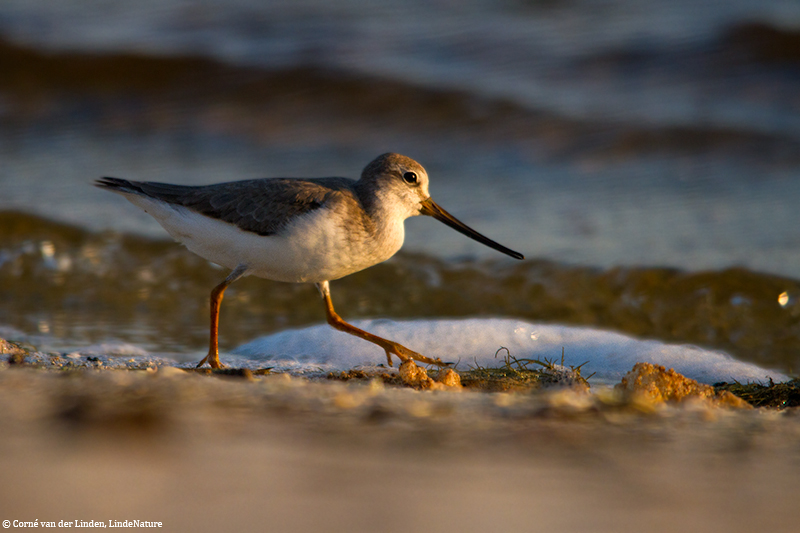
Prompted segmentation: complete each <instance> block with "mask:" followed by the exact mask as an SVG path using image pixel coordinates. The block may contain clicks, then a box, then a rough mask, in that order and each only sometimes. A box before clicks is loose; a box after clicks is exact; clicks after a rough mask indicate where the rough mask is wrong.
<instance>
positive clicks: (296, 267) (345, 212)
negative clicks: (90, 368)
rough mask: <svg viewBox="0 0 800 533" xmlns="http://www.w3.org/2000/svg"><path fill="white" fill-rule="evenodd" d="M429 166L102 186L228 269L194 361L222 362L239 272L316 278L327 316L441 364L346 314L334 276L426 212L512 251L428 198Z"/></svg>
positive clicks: (381, 160) (377, 252) (392, 157)
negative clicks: (229, 300) (225, 324)
mask: <svg viewBox="0 0 800 533" xmlns="http://www.w3.org/2000/svg"><path fill="white" fill-rule="evenodd" d="M428 184H429V179H428V173H427V172H426V171H425V169H424V168H423V166H422V165H421V164H419V163H418V162H416V161H415V160H413V159H411V158H409V157H406V156H404V155H400V154H396V153H385V154H383V155H380V156H378V157H377V158H375V159H374V160H373V161H371V162H370V163H369V164H368V165H367V166H366V167H365V168H364V170H363V171H362V172H361V177H360V179H358V180H353V179H349V178H342V177H331V178H261V179H250V180H241V181H231V182H224V183H216V184H212V185H174V184H170V183H159V182H151V181H132V180H126V179H121V178H112V177H104V178H101V179H98V180H96V181H95V185H96V186H97V187H100V188H102V189H105V190H108V191H111V192H114V193H119V194H121V195H122V196H124V197H125V198H126V199H127V200H129V201H130V202H131V203H132V204H134V205H135V206H137V207H139V208H141V209H142V210H144V211H145V212H146V213H148V214H149V215H151V216H152V217H153V218H155V219H156V221H158V223H159V224H160V225H161V226H162V227H163V228H164V229H165V230H166V231H167V233H169V234H170V235H171V236H172V237H173V238H174V239H175V240H176V241H178V242H180V243H182V244H183V245H184V246H185V247H186V248H188V249H189V250H190V251H192V252H194V253H195V254H197V255H199V256H200V257H203V258H205V259H206V260H208V261H210V262H212V263H216V264H218V265H220V266H222V267H225V268H227V269H228V270H229V271H230V273H229V274H228V276H227V277H226V278H225V279H224V280H222V282H221V283H220V284H219V285H217V286H216V287H214V289H213V290H212V291H211V296H210V303H211V305H210V307H211V311H210V328H209V348H208V354H207V355H206V356H205V357H204V358H203V359H202V360H201V361H200V362H199V363H198V364H197V367H198V368H199V367H201V366H203V365H204V364H208V365H209V366H210V367H211V368H212V369H217V368H223V365H222V363H221V362H220V359H219V340H218V339H219V311H220V305H221V303H222V298H223V295H224V293H225V289H226V288H227V287H228V286H229V285H230V284H231V283H233V282H235V281H236V280H238V279H240V278H242V277H244V276H256V277H259V278H265V279H269V280H274V281H283V282H292V283H313V284H315V285H316V287H317V289H318V290H319V293H320V297H321V299H322V301H323V304H324V307H325V314H326V318H327V322H328V324H330V325H331V326H333V327H334V328H335V329H337V330H340V331H343V332H346V333H349V334H351V335H355V336H357V337H360V338H362V339H364V340H367V341H369V342H371V343H373V344H376V345H378V346H380V347H381V348H382V349H383V350H384V351H385V352H386V358H387V361H388V364H389V366H391V365H392V355H394V356H396V357H397V358H398V359H399V360H400V361H401V362H405V361H407V360H415V361H419V362H421V363H426V364H433V365H439V366H446V363H443V362H442V361H441V359H439V358H430V357H426V356H424V355H422V354H419V353H417V352H415V351H413V350H411V349H409V348H407V347H405V346H403V345H401V344H399V343H397V342H394V341H391V340H389V339H384V338H382V337H379V336H377V335H373V334H372V333H369V332H367V331H364V330H362V329H359V328H357V327H355V326H353V325H351V324H349V323H347V322H345V321H344V319H342V318H341V317H340V316H339V315H338V314H337V313H336V311H335V310H334V307H333V302H332V300H331V292H330V282H331V281H334V280H337V279H340V278H343V277H345V276H347V275H349V274H353V273H354V272H358V271H361V270H363V269H365V268H368V267H370V266H373V265H376V264H378V263H382V262H383V261H386V260H387V259H389V258H390V257H392V256H393V255H394V254H395V253H397V251H398V250H400V248H401V247H402V245H403V241H404V239H405V229H404V222H405V220H406V219H407V218H409V217H413V216H417V215H427V216H431V217H433V218H435V219H437V220H439V221H441V222H443V223H444V224H446V225H448V226H450V227H451V228H453V229H455V230H456V231H459V232H461V233H463V234H464V235H466V236H468V237H470V238H472V239H474V240H476V241H478V242H480V243H482V244H484V245H487V246H489V247H491V248H493V249H495V250H497V251H499V252H502V253H504V254H506V255H508V256H510V257H513V258H515V259H524V256H523V255H522V254H520V253H519V252H515V251H513V250H511V249H509V248H506V247H505V246H503V245H502V244H499V243H497V242H495V241H493V240H491V239H489V238H488V237H485V236H484V235H482V234H480V233H478V232H477V231H475V230H473V229H472V228H470V227H469V226H467V225H465V224H464V223H463V222H461V221H459V220H458V219H457V218H455V217H454V216H453V215H451V214H450V213H448V212H447V211H445V210H444V209H442V208H441V207H440V206H439V205H438V204H437V203H436V202H434V201H433V199H432V198H431V195H430V193H429V191H428Z"/></svg>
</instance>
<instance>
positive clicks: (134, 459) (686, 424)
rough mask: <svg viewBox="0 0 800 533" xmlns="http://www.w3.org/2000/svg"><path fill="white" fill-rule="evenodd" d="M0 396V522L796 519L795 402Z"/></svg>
mask: <svg viewBox="0 0 800 533" xmlns="http://www.w3.org/2000/svg"><path fill="white" fill-rule="evenodd" d="M0 401H2V404H3V409H2V410H1V412H0V427H2V432H1V433H0V472H1V474H0V476H1V477H0V480H2V482H1V483H0V487H2V489H1V490H2V492H0V520H11V521H12V522H13V521H14V520H17V521H31V522H32V521H34V520H38V521H39V522H40V527H41V522H43V521H51V522H55V523H56V524H58V522H59V521H61V520H66V521H73V522H75V521H80V520H83V521H90V520H94V521H100V522H103V523H105V524H106V525H108V523H109V520H118V521H124V520H135V519H138V520H148V521H157V522H162V527H161V528H160V529H161V530H164V531H448V532H450V531H600V532H604V531H609V532H612V531H613V532H625V531H649V532H660V531H730V532H736V531H753V530H758V531H770V532H777V531H786V532H789V531H797V524H798V518H800V508H798V506H797V500H798V495H799V494H800V492H799V491H798V489H797V479H798V478H799V476H798V474H800V438H799V437H800V417H798V416H797V414H796V412H795V410H785V411H782V412H778V411H774V410H765V409H755V410H729V409H723V408H708V407H704V406H701V405H699V404H692V403H689V404H684V405H681V406H677V407H662V408H652V407H651V406H650V407H648V406H643V405H636V404H633V403H624V402H619V401H617V400H614V399H613V398H611V395H609V394H607V393H603V392H600V393H598V394H595V395H591V396H587V395H585V394H580V393H576V392H572V391H568V390H566V391H565V390H558V391H550V392H534V393H526V394H519V393H515V394H510V393H482V392H469V391H463V392H447V391H435V392H432V391H416V390H412V389H407V388H399V387H393V386H385V385H382V384H378V383H375V382H366V383H364V382H361V383H354V382H347V383H344V382H338V381H321V382H309V381H308V380H304V379H299V378H289V377H287V376H264V377H256V378H254V379H244V378H233V377H224V378H223V377H216V376H205V375H196V374H187V373H185V372H183V371H181V370H177V369H172V368H171V369H165V370H163V371H159V372H145V371H109V370H105V371H97V370H83V371H72V372H63V371H62V372H53V371H42V370H31V369H25V368H22V369H17V368H13V367H12V368H8V367H6V368H4V369H3V370H2V371H0ZM16 529H21V528H18V527H14V526H13V524H12V526H11V527H10V528H9V530H16ZM73 529H74V527H73Z"/></svg>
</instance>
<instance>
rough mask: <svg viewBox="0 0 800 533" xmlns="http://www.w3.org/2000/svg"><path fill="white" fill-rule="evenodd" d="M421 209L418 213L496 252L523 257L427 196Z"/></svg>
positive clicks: (517, 257)
mask: <svg viewBox="0 0 800 533" xmlns="http://www.w3.org/2000/svg"><path fill="white" fill-rule="evenodd" d="M421 206H422V207H421V209H420V210H419V212H420V213H422V214H423V215H428V216H429V217H433V218H435V219H436V220H438V221H440V222H444V223H445V224H447V225H448V226H450V227H451V228H453V229H454V230H456V231H458V232H460V233H463V234H464V235H466V236H467V237H469V238H470V239H475V240H476V241H478V242H479V243H481V244H485V245H486V246H488V247H489V248H494V249H495V250H497V251H498V252H503V253H504V254H506V255H510V256H511V257H513V258H514V259H525V256H524V255H522V254H521V253H519V252H515V251H514V250H509V249H508V248H506V247H505V246H503V245H502V244H500V243H496V242H494V241H493V240H492V239H490V238H489V237H484V236H483V235H481V234H480V233H478V232H477V231H475V230H474V229H472V228H470V227H469V226H467V225H466V224H464V223H463V222H461V221H460V220H458V219H457V218H456V217H454V216H453V215H451V214H450V213H448V212H447V211H445V210H444V209H442V208H441V207H439V205H438V204H437V203H436V202H434V201H433V199H432V198H428V199H427V200H424V201H423V202H422V204H421Z"/></svg>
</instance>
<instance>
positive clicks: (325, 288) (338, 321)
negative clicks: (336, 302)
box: [316, 281, 447, 366]
mask: <svg viewBox="0 0 800 533" xmlns="http://www.w3.org/2000/svg"><path fill="white" fill-rule="evenodd" d="M316 285H317V289H319V292H320V294H321V295H322V300H323V301H324V302H325V314H326V315H327V318H328V324H330V325H331V326H333V327H334V328H336V329H338V330H339V331H344V332H345V333H349V334H350V335H355V336H356V337H361V338H362V339H364V340H367V341H369V342H371V343H373V344H377V345H378V346H380V347H381V348H383V349H384V351H385V352H386V359H387V361H388V362H389V366H392V354H394V355H396V356H397V358H398V359H400V361H407V360H409V359H414V360H415V361H420V362H421V363H427V364H430V365H438V366H447V363H443V362H442V360H441V359H439V358H438V357H437V358H436V359H431V358H430V357H425V356H424V355H422V354H418V353H417V352H415V351H413V350H409V349H408V348H406V347H405V346H403V345H402V344H398V343H396V342H394V341H390V340H388V339H384V338H383V337H378V336H377V335H373V334H372V333H369V332H368V331H364V330H363V329H359V328H357V327H355V326H353V325H352V324H348V323H347V322H345V321H344V320H343V319H342V317H340V316H339V315H338V314H337V313H336V311H334V309H333V302H332V301H331V289H330V285H329V283H328V282H327V281H323V282H321V283H317V284H316Z"/></svg>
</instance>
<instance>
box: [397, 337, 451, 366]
mask: <svg viewBox="0 0 800 533" xmlns="http://www.w3.org/2000/svg"><path fill="white" fill-rule="evenodd" d="M384 349H385V350H386V359H387V360H388V361H389V366H392V354H394V355H396V356H397V358H398V359H400V362H401V363H405V362H406V361H408V360H409V359H413V360H414V361H419V362H420V363H425V364H428V365H436V366H441V367H446V366H449V365H450V364H451V363H445V362H443V361H442V360H441V359H439V358H438V357H437V358H436V359H432V358H430V357H426V356H424V355H422V354H421V353H417V352H415V351H414V350H410V349H408V348H406V347H405V346H403V345H402V344H398V343H396V342H393V341H389V346H387V347H385V348H384Z"/></svg>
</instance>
